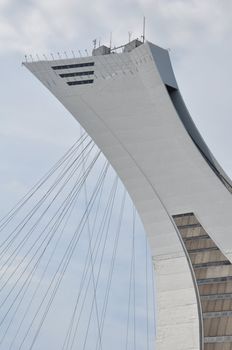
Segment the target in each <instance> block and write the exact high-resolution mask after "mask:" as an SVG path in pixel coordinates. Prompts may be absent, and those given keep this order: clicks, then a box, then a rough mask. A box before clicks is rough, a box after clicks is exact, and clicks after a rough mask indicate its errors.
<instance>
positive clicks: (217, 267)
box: [24, 40, 232, 350]
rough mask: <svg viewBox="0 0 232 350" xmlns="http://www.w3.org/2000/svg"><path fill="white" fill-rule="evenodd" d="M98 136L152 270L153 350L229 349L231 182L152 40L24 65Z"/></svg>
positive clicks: (231, 339) (231, 315)
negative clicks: (137, 222) (139, 226)
mask: <svg viewBox="0 0 232 350" xmlns="http://www.w3.org/2000/svg"><path fill="white" fill-rule="evenodd" d="M24 64H25V65H26V67H27V68H28V69H29V70H30V71H31V72H32V73H33V74H34V75H35V76H36V77H37V78H38V79H39V80H40V81H41V82H42V83H43V84H44V85H45V86H46V87H47V88H48V89H49V90H50V91H51V92H52V93H53V94H54V95H55V96H56V98H58V99H59V100H60V102H61V103H62V104H63V105H64V106H65V107H66V108H67V110H69V111H70V113H71V114H72V115H73V116H74V118H76V119H77V120H78V122H79V123H80V124H81V125H82V126H83V128H84V129H85V130H86V131H87V133H88V134H89V135H90V136H91V137H92V139H93V140H94V141H95V143H96V144H97V145H98V147H99V148H100V149H101V150H102V152H103V153H104V155H105V156H106V158H107V159H108V160H109V162H110V163H111V165H112V166H113V167H114V169H115V170H116V172H117V174H118V175H119V177H120V178H121V180H122V182H123V183H124V185H125V187H126V189H127V191H128V193H129V194H130V196H131V198H132V200H133V202H134V205H135V207H136V208H137V211H138V213H139V215H140V217H141V220H142V222H143V225H144V228H145V231H146V234H147V236H148V239H149V242H150V247H151V253H152V259H153V262H154V269H155V295H156V305H157V314H156V349H157V350H190V349H191V350H199V349H202V350H203V349H205V350H229V349H231V350H232V265H231V262H232V195H231V192H232V186H231V182H230V179H229V178H228V177H227V175H226V174H225V173H224V171H223V170H222V169H221V167H220V166H219V164H218V163H217V161H216V160H215V158H214V157H213V155H212V154H211V152H210V150H209V149H208V147H207V146H206V144H205V142H204V140H203V139H202V137H201V136H200V134H199V132H198V130H197V128H196V127H195V125H194V123H193V121H192V119H191V117H190V115H189V113H188V111H187V109H186V107H185V104H184V102H183V100H182V97H181V94H180V92H179V89H178V85H177V83H176V79H175V76H174V74H173V70H172V67H171V62H170V59H169V54H168V51H167V50H164V49H162V48H160V47H158V46H156V45H154V44H152V43H150V42H145V43H141V42H139V41H138V40H135V41H133V42H130V43H129V44H127V45H125V47H124V50H123V52H122V53H116V52H115V53H114V52H112V50H110V49H109V48H107V47H104V46H102V47H100V48H98V49H95V50H94V51H93V56H90V57H80V58H70V59H60V60H57V61H56V60H52V61H38V62H31V63H29V62H25V63H24Z"/></svg>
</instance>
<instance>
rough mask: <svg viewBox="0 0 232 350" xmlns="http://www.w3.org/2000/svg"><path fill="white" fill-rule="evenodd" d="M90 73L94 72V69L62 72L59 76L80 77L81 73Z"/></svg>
mask: <svg viewBox="0 0 232 350" xmlns="http://www.w3.org/2000/svg"><path fill="white" fill-rule="evenodd" d="M92 74H94V71H93V70H90V71H86V72H74V73H63V74H60V77H61V78H69V77H81V76H83V75H92Z"/></svg>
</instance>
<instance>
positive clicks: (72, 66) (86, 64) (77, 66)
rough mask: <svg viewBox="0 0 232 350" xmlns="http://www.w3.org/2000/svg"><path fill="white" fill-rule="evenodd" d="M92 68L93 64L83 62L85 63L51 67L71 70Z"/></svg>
mask: <svg viewBox="0 0 232 350" xmlns="http://www.w3.org/2000/svg"><path fill="white" fill-rule="evenodd" d="M90 66H94V62H85V63H74V64H65V65H62V66H53V67H52V69H54V70H58V69H71V68H80V67H90Z"/></svg>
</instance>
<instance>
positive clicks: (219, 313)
mask: <svg viewBox="0 0 232 350" xmlns="http://www.w3.org/2000/svg"><path fill="white" fill-rule="evenodd" d="M231 316H232V311H213V312H203V318H220V317H231Z"/></svg>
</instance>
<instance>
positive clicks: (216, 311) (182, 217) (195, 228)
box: [173, 213, 232, 350]
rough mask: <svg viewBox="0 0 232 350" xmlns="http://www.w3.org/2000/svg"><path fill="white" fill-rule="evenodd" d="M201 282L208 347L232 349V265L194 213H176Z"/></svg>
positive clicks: (206, 346)
mask: <svg viewBox="0 0 232 350" xmlns="http://www.w3.org/2000/svg"><path fill="white" fill-rule="evenodd" d="M173 219H174V221H175V223H176V225H177V227H178V230H179V232H180V235H181V237H182V240H183V244H184V245H185V247H186V250H187V252H188V254H189V258H190V261H191V263H192V267H193V271H194V273H195V278H196V281H197V285H198V292H199V295H200V302H201V308H202V315H201V316H202V319H203V327H204V350H232V265H231V263H230V261H229V260H228V259H227V258H226V257H225V256H224V254H223V253H222V252H221V251H220V249H219V247H217V245H216V244H215V243H214V241H213V240H212V239H211V238H210V236H209V235H208V234H207V232H206V231H205V230H204V228H203V227H202V225H201V224H200V222H199V221H198V220H197V218H196V217H195V215H194V213H187V214H186V213H185V214H178V215H174V216H173Z"/></svg>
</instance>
